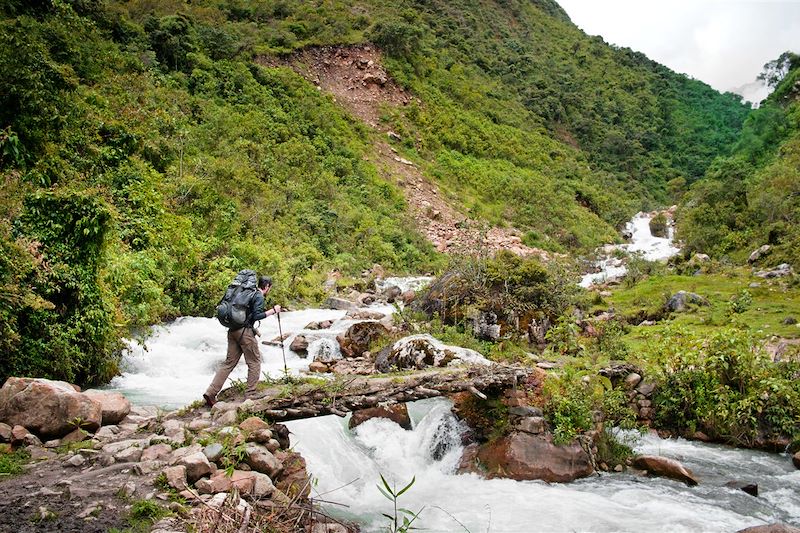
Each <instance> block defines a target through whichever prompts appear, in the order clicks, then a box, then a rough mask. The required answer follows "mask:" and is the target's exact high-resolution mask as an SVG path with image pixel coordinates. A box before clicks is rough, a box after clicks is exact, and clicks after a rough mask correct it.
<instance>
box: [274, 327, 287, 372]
mask: <svg viewBox="0 0 800 533" xmlns="http://www.w3.org/2000/svg"><path fill="white" fill-rule="evenodd" d="M275 316H276V317H278V335H279V336H280V339H281V354H282V355H283V377H284V379H285V380H286V381H287V382H288V381H289V369H288V368H287V367H286V352H285V351H284V349H283V329H282V328H281V314H280V313H275Z"/></svg>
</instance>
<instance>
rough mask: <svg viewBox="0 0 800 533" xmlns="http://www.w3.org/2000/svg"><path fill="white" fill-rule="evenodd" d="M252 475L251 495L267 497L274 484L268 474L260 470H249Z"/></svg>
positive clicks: (272, 490)
mask: <svg viewBox="0 0 800 533" xmlns="http://www.w3.org/2000/svg"><path fill="white" fill-rule="evenodd" d="M250 475H252V476H253V481H254V483H253V496H254V497H255V498H268V497H270V496H271V495H272V493H273V492H275V485H274V484H273V483H272V480H271V479H270V478H269V476H268V475H266V474H262V473H261V472H251V473H250Z"/></svg>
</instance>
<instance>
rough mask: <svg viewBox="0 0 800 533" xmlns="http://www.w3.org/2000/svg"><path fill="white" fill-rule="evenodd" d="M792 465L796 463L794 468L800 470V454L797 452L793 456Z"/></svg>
mask: <svg viewBox="0 0 800 533" xmlns="http://www.w3.org/2000/svg"><path fill="white" fill-rule="evenodd" d="M792 463H794V467H795V468H798V469H800V452H797V453H796V454H794V455H793V456H792Z"/></svg>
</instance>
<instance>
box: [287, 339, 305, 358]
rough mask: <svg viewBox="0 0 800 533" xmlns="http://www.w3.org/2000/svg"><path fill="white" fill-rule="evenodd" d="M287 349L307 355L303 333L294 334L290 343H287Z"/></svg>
mask: <svg viewBox="0 0 800 533" xmlns="http://www.w3.org/2000/svg"><path fill="white" fill-rule="evenodd" d="M289 349H290V350H291V351H293V352H294V353H296V354H298V355H300V356H305V355H307V354H308V351H307V350H308V340H307V339H306V337H305V335H297V336H295V338H294V339H292V343H291V344H290V345H289Z"/></svg>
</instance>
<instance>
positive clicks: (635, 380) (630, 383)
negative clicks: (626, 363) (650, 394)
mask: <svg viewBox="0 0 800 533" xmlns="http://www.w3.org/2000/svg"><path fill="white" fill-rule="evenodd" d="M641 381H642V376H640V375H639V374H637V373H636V372H631V373H630V374H628V375H627V376H625V388H626V389H634V388H636V386H637V385H639V383H640V382H641Z"/></svg>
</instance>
